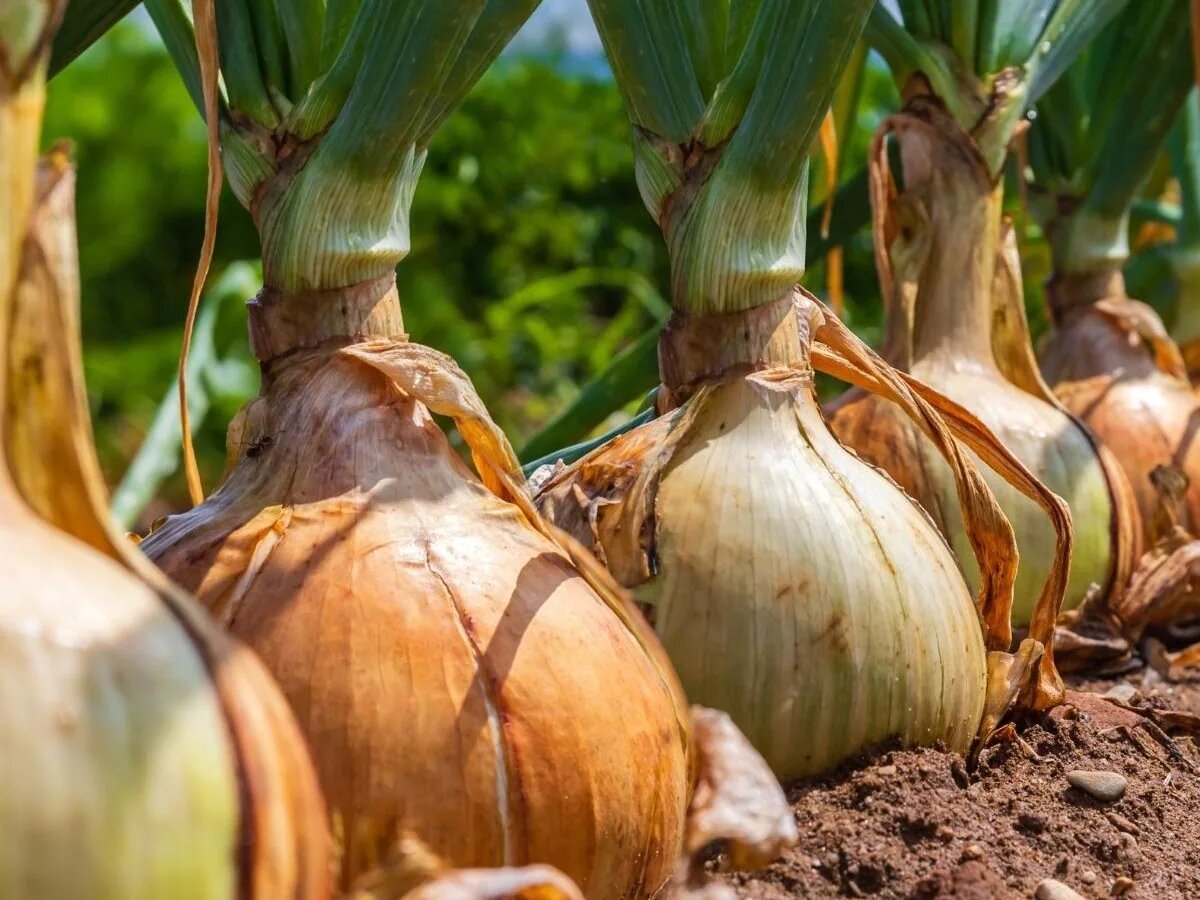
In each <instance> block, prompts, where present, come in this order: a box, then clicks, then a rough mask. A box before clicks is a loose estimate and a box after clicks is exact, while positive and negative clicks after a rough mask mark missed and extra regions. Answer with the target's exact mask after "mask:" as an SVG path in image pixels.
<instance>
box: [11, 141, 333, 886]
mask: <svg viewBox="0 0 1200 900" xmlns="http://www.w3.org/2000/svg"><path fill="white" fill-rule="evenodd" d="M31 174H32V173H31ZM73 187H74V177H73V173H72V172H71V170H70V168H69V166H68V164H67V162H66V159H65V155H64V154H62V153H61V152H56V153H55V154H53V155H52V156H51V158H50V160H49V161H48V162H47V163H46V164H45V165H44V166H43V168H42V170H41V171H40V173H39V186H38V194H37V200H36V206H35V209H34V212H33V215H32V218H31V224H30V228H29V232H28V237H27V240H26V242H25V244H24V247H23V264H22V266H21V270H20V273H21V274H20V278H19V280H18V283H17V287H16V290H15V291H14V292H13V293H12V294H11V295H9V296H8V297H6V298H4V300H2V301H0V309H2V312H3V315H2V316H0V322H2V323H3V324H0V333H2V334H3V339H2V340H0V345H2V346H4V347H5V349H6V352H7V358H6V360H5V366H4V369H5V371H4V372H3V373H2V374H0V384H2V385H3V389H0V396H2V397H3V400H4V413H5V415H4V422H3V433H4V438H5V440H4V446H3V450H2V451H0V555H2V556H3V559H4V563H3V567H4V571H5V587H4V590H3V591H0V823H3V832H4V838H3V841H0V896H3V897H12V898H26V897H28V898H32V897H39V898H41V897H45V898H60V897H62V898H66V897H89V898H113V900H117V898H120V900H130V898H146V900H159V898H164V897H181V898H182V897H188V898H198V900H199V898H205V900H207V898H214V900H216V898H231V900H232V898H234V897H261V898H272V900H275V898H285V897H287V898H314V900H319V898H323V897H326V896H328V880H329V866H330V855H329V841H328V835H327V831H326V826H325V815H324V807H323V804H322V802H321V798H320V794H319V791H318V789H317V785H316V779H315V775H314V773H313V770H312V767H311V763H310V762H309V760H308V758H307V756H306V754H305V751H304V747H303V743H302V740H301V738H300V735H299V733H298V731H297V730H296V727H295V723H294V722H293V721H292V719H291V717H290V715H289V713H288V711H287V708H286V705H285V704H284V702H283V700H282V698H281V697H280V696H279V694H278V692H277V689H276V688H275V687H274V685H273V684H271V682H270V680H269V679H268V678H267V677H266V675H265V673H263V671H262V669H261V667H260V666H259V664H258V662H257V661H256V660H255V659H254V658H253V656H252V655H251V654H250V653H249V652H248V651H247V650H246V649H245V648H244V647H241V646H240V645H237V644H234V643H233V642H231V641H230V640H229V639H228V638H227V637H225V636H224V635H222V634H221V633H220V632H219V631H217V630H216V629H215V628H214V627H213V626H212V624H211V623H210V622H208V621H207V620H206V619H205V618H204V617H203V615H202V614H201V613H200V611H199V610H198V609H197V608H195V607H194V605H193V601H191V600H190V599H189V598H187V597H185V596H183V595H182V594H181V593H180V592H178V591H177V590H176V589H174V588H173V587H171V586H170V585H168V584H166V583H165V582H164V581H163V580H162V578H161V575H159V574H158V573H157V572H156V571H154V569H153V568H152V567H150V566H149V565H148V564H147V563H146V562H145V561H144V560H141V559H139V558H138V557H137V555H136V551H134V550H133V549H132V548H131V547H130V546H129V545H128V544H127V542H126V541H125V540H124V538H122V537H118V536H115V535H114V534H113V533H112V532H111V531H110V526H109V523H108V521H107V519H106V518H105V514H104V513H103V512H102V510H103V504H104V489H103V481H102V478H101V476H100V473H99V467H98V464H97V462H96V459H95V456H94V450H93V448H92V444H91V437H90V432H89V430H88V422H87V415H86V412H85V409H86V407H85V405H84V400H83V394H82V381H81V378H80V375H79V372H80V365H79V359H78V352H79V351H78V341H79V334H78V312H77V293H78V283H77V272H76V267H75V256H74V254H75V249H74V242H75V235H74V223H73V216H74V208H73Z"/></svg>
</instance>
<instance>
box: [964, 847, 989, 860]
mask: <svg viewBox="0 0 1200 900" xmlns="http://www.w3.org/2000/svg"><path fill="white" fill-rule="evenodd" d="M983 855H984V854H983V848H982V847H980V846H979V845H978V844H967V846H966V847H964V848H963V852H962V858H963V860H964V861H966V862H970V861H971V860H973V859H983Z"/></svg>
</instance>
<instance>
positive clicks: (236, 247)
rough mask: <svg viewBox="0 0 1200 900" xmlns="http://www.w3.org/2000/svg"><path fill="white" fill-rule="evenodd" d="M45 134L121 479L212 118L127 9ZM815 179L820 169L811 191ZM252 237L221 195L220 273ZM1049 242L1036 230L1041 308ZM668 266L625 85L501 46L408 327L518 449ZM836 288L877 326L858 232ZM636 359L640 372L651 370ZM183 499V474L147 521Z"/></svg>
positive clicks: (209, 462)
mask: <svg viewBox="0 0 1200 900" xmlns="http://www.w3.org/2000/svg"><path fill="white" fill-rule="evenodd" d="M896 102H897V101H896V98H895V96H894V91H893V89H892V87H891V82H890V79H889V78H888V77H887V76H886V75H885V74H884V73H883V72H882V71H880V70H879V69H878V68H877V67H873V66H869V67H868V69H867V73H866V78H865V84H864V89H863V99H862V102H861V103H860V104H859V107H858V111H857V113H856V116H857V119H856V122H855V128H854V131H853V134H852V135H851V138H850V141H849V145H848V148H847V151H846V152H845V154H844V161H843V178H847V177H849V176H850V175H851V174H852V172H853V170H855V169H857V168H859V167H860V166H861V161H862V160H863V158H864V157H865V152H866V143H867V141H868V139H869V135H870V133H871V131H872V130H873V129H874V127H875V125H876V124H878V121H879V120H880V119H881V118H882V116H884V115H886V113H887V112H888V111H890V110H891V109H894V108H895V104H896ZM44 132H45V134H46V135H47V137H48V140H54V139H57V138H59V137H66V138H69V139H70V140H71V141H73V143H74V145H75V148H76V149H75V153H76V157H77V160H78V163H79V189H78V221H79V233H80V264H81V271H82V279H83V298H84V299H83V329H84V342H85V361H86V367H87V376H88V388H89V395H90V398H91V404H92V413H93V417H94V421H95V426H96V432H97V443H98V445H99V448H100V452H101V458H102V462H103V464H104V467H105V471H106V474H107V475H108V477H109V479H110V482H111V483H113V484H116V483H117V482H118V481H119V480H120V478H121V476H122V474H123V473H124V472H125V471H126V469H127V467H128V466H129V463H130V461H131V459H132V458H133V457H134V454H135V453H136V452H137V450H138V448H139V447H140V446H141V444H142V442H143V440H144V439H145V437H146V435H147V432H148V430H149V428H150V426H151V423H152V421H153V419H154V416H155V412H156V410H157V409H158V407H159V404H160V402H161V401H162V399H163V397H164V395H165V394H166V393H167V391H168V390H169V389H170V387H171V385H172V383H173V379H174V373H175V366H176V361H177V358H178V352H179V338H180V332H181V327H182V322H183V316H184V311H185V306H186V302H187V294H188V288H189V285H190V282H191V278H192V274H193V270H194V265H195V260H196V255H197V251H198V248H199V245H200V239H201V232H202V224H203V215H202V210H203V192H204V181H205V169H204V167H205V146H204V131H203V127H202V124H201V121H200V118H199V116H198V115H197V113H196V111H195V109H194V107H193V106H192V103H191V101H190V99H189V98H188V96H187V93H186V92H185V90H184V89H183V86H182V84H181V83H180V81H179V79H178V77H177V75H176V73H175V71H174V69H173V68H172V66H171V64H170V61H169V60H168V58H167V56H166V54H165V52H164V51H163V50H162V49H161V46H160V45H159V44H158V42H157V39H156V38H155V36H154V35H153V33H152V32H151V31H150V30H148V29H147V28H145V27H144V26H143V25H141V24H139V23H136V22H134V21H132V20H126V21H125V22H123V23H121V24H120V25H118V26H117V27H116V28H114V29H113V30H112V31H111V32H110V33H109V34H108V35H107V36H106V37H105V38H104V39H102V40H101V41H100V42H99V43H98V44H96V45H95V46H94V47H92V48H91V49H90V50H89V51H88V52H87V53H86V54H84V55H83V56H82V57H81V58H80V59H79V60H77V61H76V62H75V63H74V64H72V65H71V66H70V67H68V68H67V69H66V70H65V71H64V72H63V73H61V74H60V75H59V76H58V77H57V78H55V79H54V81H53V82H52V83H51V89H50V98H49V106H48V110H47V122H46V128H45V129H44ZM821 182H822V178H821V176H820V175H819V173H818V174H816V176H815V177H814V178H813V184H814V190H815V191H820V184H821ZM1009 194H1010V196H1011V197H1013V198H1016V197H1017V195H1018V192H1016V191H1010V192H1009ZM1034 237H1036V235H1034ZM257 250H258V247H257V238H256V235H255V232H254V228H253V225H252V223H251V222H250V220H249V218H248V216H247V215H246V213H245V212H244V211H243V210H242V209H241V207H240V206H238V204H237V203H236V201H235V200H234V199H233V197H232V196H231V195H229V194H228V192H226V196H225V198H224V202H223V205H222V210H221V228H220V233H219V238H218V245H217V257H216V264H215V266H214V270H213V278H212V279H211V280H210V284H213V283H216V282H217V281H218V280H219V279H220V276H221V274H222V272H223V270H226V269H227V268H228V267H229V266H230V265H231V264H233V263H235V262H236V261H239V260H254V259H255V257H256V255H257ZM1041 258H1042V255H1041V254H1040V251H1039V248H1038V245H1037V244H1036V241H1032V242H1031V243H1030V244H1029V246H1028V247H1027V252H1026V269H1027V271H1026V277H1027V282H1028V287H1029V291H1028V300H1029V304H1030V309H1031V313H1032V318H1033V319H1034V320H1035V326H1036V323H1038V322H1040V321H1041V297H1040V291H1039V288H1038V285H1039V283H1040V280H1041V276H1042V271H1041V268H1042V267H1041V264H1040V263H1039V260H1040V259H1041ZM810 264H811V278H810V283H809V287H810V288H812V289H813V290H816V291H818V292H821V291H823V290H824V288H825V273H824V262H823V260H821V259H815V260H811V261H810ZM665 266H666V259H665V252H664V250H663V247H662V242H661V239H660V237H659V235H658V233H657V230H656V228H655V226H654V223H653V222H652V221H651V220H650V218H649V216H647V214H646V212H645V210H644V209H643V207H642V204H641V200H640V198H639V196H638V193H637V188H636V185H635V182H634V176H633V162H632V155H631V151H630V149H629V143H628V124H627V121H626V119H625V114H624V110H623V108H622V106H621V102H620V98H619V97H618V95H617V92H616V90H615V87H614V86H613V85H612V83H611V82H610V81H609V80H608V78H607V77H606V75H605V74H604V73H603V72H602V71H600V72H597V71H596V67H595V66H588V67H581V66H574V65H571V61H570V60H569V59H566V58H564V57H556V56H554V55H553V54H551V55H549V56H546V55H543V56H541V57H536V58H535V57H528V56H525V57H514V56H508V57H505V58H504V59H502V61H501V62H500V63H499V64H498V65H497V66H496V67H494V69H493V70H492V71H491V72H490V73H489V74H488V75H487V76H486V77H485V78H484V79H483V81H482V82H481V83H480V84H479V85H478V87H477V88H476V90H475V91H474V92H473V93H472V95H471V96H470V97H469V98H468V100H467V101H466V103H464V104H463V106H462V108H461V109H459V110H458V111H457V112H456V113H455V115H454V116H453V117H452V118H451V119H450V120H449V122H448V123H447V124H446V126H445V127H444V128H443V129H442V130H441V131H440V132H439V134H438V135H437V137H436V139H435V140H434V142H433V145H432V146H431V148H430V155H429V162H428V164H427V166H426V170H425V175H424V177H423V179H422V181H421V184H420V187H419V189H418V191H417V195H416V200H415V205H414V211H413V248H412V254H411V256H410V257H409V259H407V260H406V261H405V262H404V263H403V264H402V265H401V266H400V267H399V270H398V279H399V285H400V292H401V298H402V301H403V303H404V315H405V321H406V325H407V328H408V330H409V332H410V334H411V335H412V336H413V338H414V339H415V340H419V341H421V342H423V343H427V344H430V345H433V346H436V347H439V348H441V349H443V350H446V351H448V352H449V353H451V354H452V355H453V356H454V357H455V358H456V359H458V360H459V362H460V363H461V364H462V365H463V367H464V368H465V369H466V370H467V371H468V372H469V373H470V375H471V376H472V377H473V379H474V380H475V383H476V385H477V386H478V388H479V391H480V393H481V394H482V396H483V398H484V400H485V402H486V403H487V404H488V406H489V408H490V409H491V410H492V413H493V415H494V416H495V418H496V419H497V421H498V422H499V423H500V424H501V425H502V427H504V428H505V429H506V430H507V432H508V433H509V435H510V437H511V438H512V439H513V443H514V444H515V445H516V446H518V447H519V446H521V445H522V444H523V443H524V442H525V441H526V440H527V439H528V438H529V436H530V435H532V434H533V433H534V432H535V431H536V430H537V428H538V427H539V426H540V425H542V424H543V423H544V422H545V421H547V420H548V419H549V418H550V417H552V416H553V415H554V414H555V413H557V412H558V411H560V410H561V409H563V408H564V407H565V406H566V405H567V404H568V403H569V402H570V401H571V399H572V398H573V397H574V396H575V395H576V393H577V392H578V390H579V386H580V385H581V384H583V383H585V382H586V381H588V380H589V379H590V378H592V377H593V376H594V375H596V374H597V373H598V372H599V371H601V370H602V369H603V368H604V366H605V365H606V364H607V363H608V362H609V361H610V360H611V359H612V357H613V356H614V355H615V354H616V353H618V352H619V351H620V350H621V349H623V348H625V347H627V346H628V345H629V344H630V343H631V342H632V341H633V339H634V338H636V337H637V336H638V335H639V334H641V333H642V332H644V331H645V330H646V329H647V328H648V327H650V326H651V325H652V324H653V322H654V321H655V317H656V316H657V315H661V314H662V311H663V310H664V309H665V301H664V299H663V298H662V296H661V286H662V285H664V284H665V275H666V270H665ZM234 274H235V275H236V276H237V277H236V278H235V279H234V280H233V281H232V282H229V281H228V280H227V282H226V283H227V285H229V284H231V285H232V287H231V290H230V291H229V292H227V293H228V296H226V297H224V298H223V299H222V301H221V309H220V314H219V317H218V320H217V326H216V329H215V333H214V349H215V352H216V354H217V355H218V356H219V357H220V358H221V359H222V360H223V362H222V365H221V366H220V367H219V368H217V369H215V370H214V374H211V375H210V379H209V380H210V383H209V384H208V388H209V390H208V393H209V395H210V398H211V400H212V408H211V410H210V412H209V414H208V416H207V417H206V418H205V419H204V422H203V424H202V425H201V426H200V428H199V429H198V433H197V446H198V451H199V454H200V460H201V465H202V471H203V472H204V475H205V482H206V485H207V486H208V488H209V489H210V490H211V489H212V487H213V486H215V484H216V482H217V480H218V479H219V476H220V472H221V470H222V468H223V465H224V455H225V451H224V433H225V426H226V424H227V423H228V421H229V419H230V418H231V417H232V416H233V414H234V413H235V412H236V411H237V409H238V407H239V406H240V405H241V403H242V402H244V400H245V399H246V398H248V397H249V396H252V395H253V393H254V392H255V391H256V389H257V379H258V374H257V369H256V367H255V366H254V365H253V362H252V360H251V358H250V357H249V353H248V350H247V348H246V336H245V311H244V307H243V304H244V300H245V299H247V298H248V296H249V294H250V293H251V292H252V290H253V287H252V285H253V283H254V278H253V275H252V273H251V275H250V277H247V274H246V273H245V272H244V271H239V272H235V273H234ZM845 285H846V300H847V319H848V321H849V322H850V324H851V325H852V326H853V327H855V328H856V330H858V331H859V332H860V334H862V335H863V336H864V337H867V338H868V339H870V338H872V337H874V336H875V335H876V334H877V328H878V322H879V307H880V304H879V300H878V292H877V287H876V284H875V274H874V268H873V263H872V257H871V248H870V238H869V234H868V233H867V231H866V230H863V231H860V232H859V234H858V235H857V236H856V237H855V238H854V239H853V240H852V241H851V242H850V243H849V244H848V245H847V247H846V262H845ZM645 377H646V387H647V388H648V387H649V386H650V385H651V383H652V379H653V372H652V371H647V372H646V373H645ZM618 415H619V414H618ZM610 418H611V417H610ZM605 424H609V425H611V424H613V423H612V422H611V421H610V422H607V423H605ZM579 437H583V435H580V436H579ZM168 467H169V466H168ZM185 498H186V493H185V491H184V488H183V483H182V478H181V477H180V476H179V474H178V473H177V472H176V473H175V474H174V475H173V476H172V477H170V478H169V479H168V480H167V481H166V482H165V483H164V484H163V486H162V487H161V489H160V490H159V492H158V496H157V498H156V499H155V501H154V502H153V503H151V504H150V506H149V507H148V508H147V510H146V511H145V513H144V514H143V515H142V516H141V518H140V520H139V524H140V525H142V526H144V525H145V524H146V523H147V522H148V521H150V520H151V519H152V518H154V517H156V516H158V515H161V514H163V513H165V512H168V511H171V510H173V509H178V508H180V507H181V506H183V505H184V504H185V502H186V500H185Z"/></svg>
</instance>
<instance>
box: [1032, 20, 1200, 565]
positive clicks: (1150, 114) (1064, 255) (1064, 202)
mask: <svg viewBox="0 0 1200 900" xmlns="http://www.w3.org/2000/svg"><path fill="white" fill-rule="evenodd" d="M1188 7H1189V3H1188V2H1187V0H1168V2H1162V3H1153V4H1145V3H1141V4H1137V3H1134V4H1130V5H1129V6H1128V7H1126V9H1125V10H1124V11H1123V12H1122V13H1121V14H1120V15H1118V16H1117V17H1116V18H1115V19H1114V20H1113V22H1112V23H1111V24H1110V25H1109V26H1108V27H1107V28H1106V29H1105V30H1104V31H1103V32H1102V33H1101V34H1100V35H1099V36H1098V37H1097V38H1096V40H1095V41H1094V42H1093V43H1092V44H1091V46H1089V47H1088V49H1087V50H1086V51H1084V53H1082V54H1081V55H1080V56H1079V58H1078V59H1077V60H1076V61H1075V62H1074V63H1073V64H1072V66H1071V67H1070V68H1069V69H1068V70H1067V72H1066V74H1065V75H1064V76H1063V77H1062V78H1061V79H1059V81H1058V82H1057V83H1056V84H1055V85H1054V87H1052V88H1051V89H1050V91H1049V92H1048V93H1047V94H1046V96H1045V97H1043V98H1042V100H1041V102H1040V103H1039V104H1038V106H1037V118H1036V119H1035V120H1034V122H1033V127H1032V128H1031V129H1030V132H1029V143H1028V147H1029V162H1030V168H1029V170H1028V172H1027V175H1028V176H1029V180H1030V185H1029V196H1030V198H1031V209H1032V210H1033V212H1034V215H1035V217H1036V219H1037V220H1038V223H1039V224H1040V225H1041V227H1042V231H1043V232H1044V233H1045V235H1046V236H1047V238H1048V240H1049V243H1050V250H1051V263H1052V270H1051V275H1050V278H1049V281H1048V282H1047V285H1046V297H1047V301H1048V304H1049V307H1050V314H1051V322H1052V325H1051V329H1050V332H1049V333H1048V334H1047V336H1046V338H1045V340H1044V341H1043V343H1042V345H1041V346H1040V347H1039V350H1038V359H1039V362H1040V364H1041V370H1042V374H1043V375H1044V377H1045V378H1046V381H1047V383H1048V384H1049V385H1050V386H1051V387H1052V388H1053V389H1054V391H1055V394H1056V395H1057V396H1058V398H1059V399H1060V400H1061V401H1062V403H1063V405H1064V406H1066V408H1067V409H1068V410H1070V411H1071V412H1072V413H1074V414H1076V415H1078V416H1079V417H1080V418H1081V419H1082V420H1083V421H1084V422H1086V423H1087V425H1088V427H1089V428H1091V430H1092V431H1093V432H1094V433H1095V434H1096V435H1097V436H1098V437H1099V438H1100V440H1101V441H1103V442H1104V444H1105V445H1106V446H1107V447H1108V448H1109V449H1110V450H1111V451H1112V452H1113V455H1114V456H1116V458H1117V460H1118V461H1119V462H1120V463H1121V466H1122V468H1123V469H1124V470H1125V474H1126V475H1127V476H1128V479H1129V482H1130V485H1131V486H1132V488H1133V493H1134V496H1135V497H1136V498H1137V501H1138V508H1139V510H1140V512H1141V518H1142V524H1143V528H1144V531H1145V532H1146V534H1145V537H1146V540H1147V541H1148V542H1152V541H1153V539H1154V537H1155V535H1154V534H1153V533H1151V532H1152V525H1153V520H1154V513H1155V511H1156V510H1157V508H1158V502H1159V498H1158V491H1157V490H1156V488H1155V486H1154V485H1153V484H1152V482H1151V479H1150V473H1151V472H1152V471H1153V470H1154V469H1155V468H1156V467H1157V466H1159V465H1173V466H1176V467H1178V468H1180V469H1182V470H1183V471H1184V472H1185V473H1186V474H1187V475H1188V477H1189V478H1190V479H1191V480H1192V482H1193V483H1194V485H1195V487H1194V488H1193V489H1191V490H1189V491H1188V495H1187V504H1186V510H1185V512H1186V515H1185V518H1184V520H1183V521H1182V522H1181V523H1180V524H1181V525H1183V526H1184V527H1196V526H1200V445H1198V444H1197V443H1196V441H1195V438H1194V435H1193V433H1192V432H1193V431H1194V428H1192V427H1190V424H1189V423H1190V421H1191V419H1192V418H1193V416H1195V415H1197V412H1198V410H1200V400H1198V399H1197V398H1196V397H1195V395H1194V394H1193V392H1192V390H1191V386H1190V384H1189V383H1188V380H1187V375H1186V372H1185V370H1184V366H1183V360H1182V358H1181V356H1180V353H1179V350H1178V348H1177V347H1176V345H1175V344H1174V342H1173V341H1172V340H1171V339H1170V337H1169V336H1168V334H1167V330H1166V327H1165V326H1164V325H1163V323H1162V320H1161V319H1160V318H1159V317H1158V314H1157V313H1156V312H1155V311H1154V310H1153V309H1152V308H1151V307H1150V306H1148V305H1146V304H1144V303H1141V302H1138V301H1136V300H1131V299H1130V298H1129V297H1128V295H1127V294H1126V291H1125V280H1124V277H1123V276H1122V268H1123V266H1124V265H1125V263H1126V261H1127V260H1128V257H1129V242H1128V232H1129V217H1130V209H1131V206H1132V204H1133V200H1134V197H1135V195H1136V194H1137V191H1138V188H1139V187H1140V185H1141V183H1142V182H1143V181H1144V180H1145V178H1146V176H1147V174H1148V173H1149V171H1150V168H1151V166H1152V165H1153V164H1154V162H1155V160H1156V159H1157V157H1158V155H1159V152H1160V150H1161V149H1162V145H1163V143H1164V142H1165V140H1166V137H1167V132H1168V131H1169V129H1170V128H1171V125H1172V123H1173V122H1174V121H1175V119H1176V118H1177V117H1178V115H1179V113H1180V110H1181V109H1182V107H1183V103H1184V99H1185V98H1186V96H1187V94H1188V90H1189V88H1190V87H1191V85H1192V84H1193V76H1192V53H1191V39H1190V29H1189V27H1188ZM1130 35H1137V38H1138V39H1137V41H1135V42H1132V43H1131V42H1130ZM1131 96H1136V97H1139V98H1141V99H1139V101H1138V102H1136V103H1130V102H1129V98H1130V97H1131Z"/></svg>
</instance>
